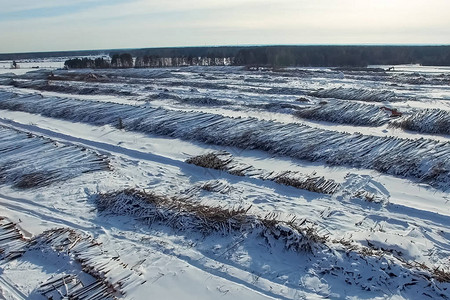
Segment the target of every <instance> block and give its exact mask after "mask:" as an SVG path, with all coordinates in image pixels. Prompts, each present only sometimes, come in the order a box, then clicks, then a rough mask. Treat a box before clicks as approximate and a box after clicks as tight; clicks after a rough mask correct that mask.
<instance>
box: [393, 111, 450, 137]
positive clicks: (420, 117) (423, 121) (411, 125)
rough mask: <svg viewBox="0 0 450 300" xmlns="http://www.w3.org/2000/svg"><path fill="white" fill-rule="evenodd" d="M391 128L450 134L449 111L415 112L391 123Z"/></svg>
mask: <svg viewBox="0 0 450 300" xmlns="http://www.w3.org/2000/svg"><path fill="white" fill-rule="evenodd" d="M389 125H390V126H392V127H398V128H402V129H404V130H412V131H417V132H422V133H431V134H450V111H447V110H441V109H424V110H417V111H415V112H413V113H411V114H408V115H405V116H404V117H402V118H399V119H396V120H394V121H392V122H391V123H390V124H389Z"/></svg>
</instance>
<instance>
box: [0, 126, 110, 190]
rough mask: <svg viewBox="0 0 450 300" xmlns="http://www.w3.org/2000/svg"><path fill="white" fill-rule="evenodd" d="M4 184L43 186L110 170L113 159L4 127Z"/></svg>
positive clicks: (0, 130) (0, 148) (0, 150)
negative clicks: (85, 174) (110, 161)
mask: <svg viewBox="0 0 450 300" xmlns="http://www.w3.org/2000/svg"><path fill="white" fill-rule="evenodd" d="M0 154H1V158H0V184H11V185H13V186H14V187H16V188H19V189H28V188H35V187H43V186H47V185H50V184H52V183H54V182H58V181H64V180H68V179H71V178H74V177H77V176H79V175H81V174H83V173H88V172H95V171H100V170H109V169H110V165H109V160H108V158H107V157H105V156H103V155H99V154H98V153H96V152H93V151H89V150H86V149H84V148H81V147H78V146H73V145H64V144H61V143H57V142H55V141H53V140H51V139H48V138H43V137H38V136H35V135H33V134H31V133H26V132H22V131H18V130H14V129H10V128H7V127H3V126H0Z"/></svg>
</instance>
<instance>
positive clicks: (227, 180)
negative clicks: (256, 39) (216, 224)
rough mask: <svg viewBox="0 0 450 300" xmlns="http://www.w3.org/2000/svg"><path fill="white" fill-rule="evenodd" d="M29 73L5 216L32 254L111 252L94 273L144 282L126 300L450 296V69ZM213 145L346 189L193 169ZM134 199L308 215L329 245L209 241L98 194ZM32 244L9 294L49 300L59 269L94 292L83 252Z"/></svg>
mask: <svg viewBox="0 0 450 300" xmlns="http://www.w3.org/2000/svg"><path fill="white" fill-rule="evenodd" d="M18 63H19V65H20V67H21V69H17V70H10V69H9V67H10V64H11V62H1V63H0V147H1V148H0V176H1V177H0V179H1V180H0V184H1V185H0V206H1V208H2V209H1V213H0V217H4V218H5V219H4V220H3V221H2V222H4V223H5V224H6V222H12V223H14V224H15V226H16V227H14V228H17V232H20V234H21V235H23V237H24V241H25V243H28V240H29V239H32V238H33V237H37V236H39V235H40V234H41V233H42V232H44V231H45V230H49V229H54V228H61V227H63V228H71V229H74V230H75V231H76V232H77V234H78V233H79V234H81V235H82V236H88V237H89V238H92V239H93V240H95V241H96V242H99V243H101V245H99V246H98V247H100V248H99V249H101V250H98V251H102V255H101V257H100V256H99V257H98V259H96V256H95V255H97V254H95V253H98V252H92V251H91V252H92V253H94V254H92V255H94V256H93V257H91V259H92V261H90V263H92V265H94V266H95V267H97V268H98V267H99V266H100V265H101V264H102V262H103V261H104V260H107V259H111V261H114V262H116V261H117V266H116V265H114V267H113V268H112V269H111V271H110V272H108V273H107V275H105V276H106V277H105V278H107V280H109V281H110V282H115V280H117V279H118V278H122V277H121V276H123V275H124V274H127V276H128V275H129V277H127V278H133V279H132V281H133V283H130V280H128V281H126V280H125V281H124V282H125V284H124V287H123V288H122V289H121V292H123V294H120V293H115V294H114V295H113V296H115V297H119V298H125V299H149V298H154V299H161V298H167V299H213V298H223V299H260V298H261V299H316V298H317V299H323V298H332V299H338V298H347V299H384V298H392V299H397V298H398V299H403V298H404V299H423V298H426V297H429V298H430V297H431V298H436V299H438V298H444V299H445V298H448V297H450V284H449V282H448V281H446V280H449V279H448V277H445V276H448V274H449V272H450V269H449V266H450V261H449V257H450V202H449V201H450V174H449V172H450V134H449V131H448V130H449V127H448V126H449V124H450V123H449V122H450V72H449V69H448V68H443V67H421V66H395V68H394V70H393V71H389V72H382V71H380V70H378V72H374V71H373V70H361V69H358V70H333V69H331V68H289V69H285V70H276V71H271V70H246V69H244V68H241V67H185V68H168V69H124V70H69V71H65V70H58V68H61V67H62V65H63V59H47V60H44V61H28V62H20V61H19V62H18ZM38 65H39V69H32V67H34V66H38ZM373 67H377V68H378V67H380V66H373ZM381 67H382V68H385V69H387V67H390V66H381ZM27 72H28V73H27ZM382 107H386V108H389V109H397V110H398V111H400V112H401V113H402V116H401V117H399V118H392V117H391V116H390V114H391V113H390V112H389V111H388V110H385V109H381V108H382ZM319 142H320V144H319ZM215 151H227V152H228V153H230V154H231V155H232V157H233V159H234V160H235V161H236V162H237V163H241V164H245V165H249V166H251V167H253V168H255V169H258V170H264V172H284V171H295V172H299V173H302V174H308V175H310V176H323V177H324V178H326V179H332V180H335V181H336V182H337V183H339V184H340V189H339V190H338V192H336V193H334V194H332V195H326V194H320V193H314V192H310V191H306V190H302V189H298V188H295V187H292V186H287V185H283V184H280V183H276V182H274V181H271V180H262V179H261V178H260V177H258V176H247V175H246V176H236V175H233V174H230V173H229V172H226V171H220V170H214V169H209V168H202V167H198V166H195V165H192V164H188V163H186V162H185V161H186V160H187V159H189V158H191V157H194V156H198V155H201V154H206V153H210V152H215ZM77 166H78V167H77ZM86 168H88V169H91V170H90V171H89V170H87V169H86ZM64 170H67V176H63V175H62V174H63V173H62V172H64ZM30 174H32V175H33V176H34V177H33V176H28V175H30ZM55 174H56V175H57V176H56V175H55ZM312 174H315V175H312ZM50 175H52V177H51V178H50V179H51V180H50V179H49V180H44V179H46V178H47V177H48V176H50ZM46 176H47V177H46ZM33 178H38V179H39V182H43V184H39V185H36V186H33V182H32V180H31V182H30V179H33ZM24 180H25V181H24ZM18 182H19V183H21V182H25V183H26V184H22V185H20V184H18ZM206 186H216V187H217V186H219V187H220V188H219V189H218V188H205V187H206ZM125 189H135V190H137V191H145V192H146V193H151V192H153V193H155V194H156V195H161V196H164V197H174V198H175V199H180V201H181V200H182V199H183V200H182V201H190V202H189V203H192V204H193V205H194V206H195V205H199V206H200V205H205V206H208V207H209V206H213V207H217V206H220V207H221V208H224V209H227V208H239V207H242V208H248V209H249V210H248V212H247V214H248V215H249V216H252V217H255V218H264V217H265V216H267V215H269V214H272V215H273V216H275V218H276V219H277V220H278V221H280V222H285V221H289V220H292V218H293V217H294V216H295V217H296V219H297V220H304V223H303V224H304V225H303V226H311V228H314V230H315V232H316V233H317V234H318V235H319V236H321V237H324V236H326V237H328V239H327V241H326V242H325V243H321V242H319V243H318V244H317V245H316V246H317V247H315V248H313V251H312V252H308V251H298V250H295V249H292V248H288V247H287V246H286V244H285V242H284V241H285V240H286V239H288V240H289V237H286V236H282V235H280V236H279V238H278V239H275V238H273V236H271V237H268V236H267V235H266V236H264V234H261V232H258V231H255V230H253V231H252V230H248V229H245V230H244V229H242V230H241V231H239V230H234V231H218V232H212V233H208V234H204V233H203V232H201V231H198V230H194V229H193V228H195V227H190V226H189V225H186V228H184V227H183V226H181V227H180V225H179V223H177V224H178V225H177V226H175V227H174V226H171V225H170V224H173V219H172V221H171V220H167V222H166V221H164V220H163V219H162V220H161V219H159V221H155V222H151V221H150V220H149V218H148V217H145V216H144V215H139V214H140V213H139V212H136V210H135V208H136V207H137V205H138V202H133V201H134V200H135V199H133V198H127V197H122V198H118V199H115V201H116V200H117V201H118V202H117V203H116V204H115V205H116V206H115V209H114V210H112V211H108V210H106V211H101V212H100V211H98V210H97V208H98V207H97V205H98V201H97V200H96V199H98V198H97V197H98V195H99V194H103V193H111V192H116V191H121V190H125ZM361 191H363V192H364V193H362V192H361ZM364 195H368V196H364ZM372 196H373V197H372ZM186 199H187V200H186ZM371 199H376V200H377V201H371ZM142 210H143V209H142ZM141 213H142V211H141ZM170 216H172V218H176V217H174V216H176V214H174V215H172V214H171V215H170ZM183 216H184V215H183ZM183 218H185V217H183ZM188 219H189V218H188ZM6 220H7V221H6ZM176 220H177V219H176ZM183 220H184V221H183V222H186V224H192V223H189V222H192V220H187V219H183ZM178 221H179V220H178ZM4 223H1V224H4ZM180 228H181V229H180ZM263 236H264V237H263ZM2 237H5V236H0V239H2ZM8 238H10V237H8ZM72 242H74V244H75V241H72ZM14 245H15V244H14ZM16 246H17V245H16ZM2 247H3V248H4V249H17V248H11V247H12V246H11V245H10V244H8V245H7V247H10V248H7V247H6V246H4V244H2V242H0V249H3V248H2ZM66 247H69V246H66ZM30 249H31V250H27V251H25V253H24V254H23V255H22V256H21V257H17V258H15V259H13V260H6V259H3V260H0V298H2V297H4V298H6V299H45V297H44V296H42V295H41V294H40V293H39V291H40V290H39V287H40V286H41V285H42V284H43V283H44V282H47V281H48V280H49V278H56V277H54V276H59V275H61V274H75V275H77V276H78V277H79V278H81V279H82V280H86V282H87V284H89V283H91V282H92V281H93V279H92V278H93V277H91V275H89V274H88V273H86V272H85V271H83V268H82V266H81V265H80V262H79V261H78V260H77V256H76V255H78V254H77V252H74V253H75V254H70V253H69V252H67V253H68V254H61V253H59V252H58V250H57V249H56V250H55V249H53V250H52V249H50V248H48V247H47V248H46V247H45V246H40V247H39V248H37V249H36V248H30ZM74 249H75V248H74ZM95 249H97V248H95ZM361 249H366V250H361ZM369 250H370V251H372V252H371V253H369V252H364V251H369ZM96 251H97V250H96ZM1 253H2V251H0V259H1V258H2V257H3V256H2V255H3V254H1ZM5 253H6V252H5ZM71 255H72V256H71ZM86 255H88V254H86ZM113 258H114V259H113ZM121 268H123V269H121ZM439 271H442V272H441V273H439ZM127 272H128V273H127ZM445 274H447V275H445ZM438 275H440V276H441V277H439V276H438ZM445 278H447V279H446V280H443V282H440V281H439V280H442V279H445ZM438 279H439V280H438ZM89 280H90V281H89Z"/></svg>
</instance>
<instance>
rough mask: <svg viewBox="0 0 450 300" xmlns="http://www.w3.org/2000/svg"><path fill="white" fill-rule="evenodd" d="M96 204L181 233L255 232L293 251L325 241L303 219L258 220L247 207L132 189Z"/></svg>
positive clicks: (313, 247)
mask: <svg viewBox="0 0 450 300" xmlns="http://www.w3.org/2000/svg"><path fill="white" fill-rule="evenodd" d="M95 202H96V204H97V207H98V209H99V210H100V211H109V212H112V213H115V214H118V215H129V216H133V217H135V218H138V219H139V220H141V221H143V222H146V223H149V224H152V223H161V224H164V225H167V226H170V227H172V228H174V229H176V230H180V231H189V232H199V233H202V234H210V233H214V232H219V233H222V234H230V233H236V232H241V233H258V234H260V235H262V236H264V237H265V238H271V239H276V240H278V241H279V242H281V243H283V244H284V246H285V247H286V248H287V249H292V250H295V251H307V252H313V251H314V250H316V248H317V247H322V244H323V242H324V241H325V240H326V239H327V237H326V236H321V235H319V234H318V233H317V231H316V230H315V227H314V225H313V224H310V223H309V222H307V221H306V220H299V221H297V220H295V219H292V220H291V221H289V222H285V221H279V220H277V219H276V215H273V214H271V215H267V216H265V217H258V216H255V215H251V214H249V213H248V210H249V209H250V207H248V208H243V207H237V208H225V207H219V206H208V205H203V204H200V203H198V202H194V201H192V200H191V199H187V198H181V197H178V198H174V197H166V196H164V195H158V194H155V193H151V192H150V193H149V192H145V191H139V190H135V189H126V190H122V191H118V192H111V193H104V194H98V195H97V196H96V197H95Z"/></svg>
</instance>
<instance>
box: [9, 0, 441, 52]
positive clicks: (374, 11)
mask: <svg viewBox="0 0 450 300" xmlns="http://www.w3.org/2000/svg"><path fill="white" fill-rule="evenodd" d="M0 7H1V10H0V28H1V30H0V53H9V52H34V51H57V50H78V49H112V48H145V47H165V46H168V47H172V46H205V45H206V46H218V45H249V44H250V45H254V44H450V0H427V1H424V0H270V1H269V0H267V1H263V0H226V1H214V0H208V1H207V0H196V1H194V0H165V1H156V0H77V1H74V0H43V1H36V0H20V1H17V0H15V1H12V0H0Z"/></svg>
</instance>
